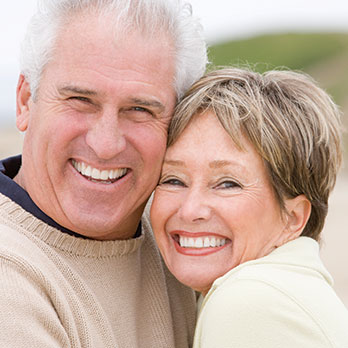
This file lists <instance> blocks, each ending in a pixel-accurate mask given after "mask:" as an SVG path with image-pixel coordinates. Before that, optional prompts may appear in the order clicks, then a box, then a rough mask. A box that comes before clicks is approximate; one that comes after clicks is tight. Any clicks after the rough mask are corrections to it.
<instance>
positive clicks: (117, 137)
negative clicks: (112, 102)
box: [86, 111, 127, 160]
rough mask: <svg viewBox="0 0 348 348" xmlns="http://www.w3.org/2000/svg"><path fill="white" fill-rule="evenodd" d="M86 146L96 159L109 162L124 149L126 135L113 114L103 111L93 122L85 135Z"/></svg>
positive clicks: (115, 114)
mask: <svg viewBox="0 0 348 348" xmlns="http://www.w3.org/2000/svg"><path fill="white" fill-rule="evenodd" d="M86 143H87V145H88V146H89V147H90V148H91V149H92V150H93V151H94V153H95V154H96V155H97V156H98V158H100V159H103V160H109V159H112V158H113V157H115V156H116V155H118V154H119V153H121V152H122V151H124V150H125V149H126V146H127V141H126V134H124V131H123V129H122V124H121V122H120V119H119V117H118V115H117V113H115V112H111V111H104V112H103V114H102V115H101V116H100V117H99V118H98V119H97V120H95V121H94V122H93V125H91V127H90V128H89V130H88V133H87V135H86Z"/></svg>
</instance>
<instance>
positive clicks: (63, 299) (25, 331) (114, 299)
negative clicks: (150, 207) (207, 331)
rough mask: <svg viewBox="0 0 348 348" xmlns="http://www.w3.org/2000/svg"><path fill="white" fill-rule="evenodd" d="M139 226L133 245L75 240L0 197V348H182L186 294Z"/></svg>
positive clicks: (189, 332)
mask: <svg viewBox="0 0 348 348" xmlns="http://www.w3.org/2000/svg"><path fill="white" fill-rule="evenodd" d="M142 226H143V228H142V235H141V237H139V238H135V239H130V240H125V241H95V240H88V239H80V238H76V237H73V236H70V235H67V234H65V233H62V232H60V231H58V230H56V229H54V228H52V227H50V226H48V225H47V224H45V223H43V222H42V221H40V220H38V219H37V218H35V217H34V216H32V215H31V214H29V213H28V212H26V211H25V210H23V209H22V208H21V207H20V206H18V205H17V204H15V203H14V202H13V201H11V200H10V199H9V198H7V197H6V196H4V195H2V194H0V277H1V279H0V308H1V310H0V328H1V335H0V347H11V348H12V347H33V348H34V347H35V348H36V347H40V348H44V347H50V348H52V347H81V348H89V347H93V348H99V347H100V348H108V347H110V348H111V347H112V348H117V347H119V348H136V347H141V348H147V347H149V348H150V347H151V348H161V347H163V348H171V347H173V348H174V347H176V348H185V347H189V346H190V343H191V342H192V337H193V330H194V324H195V296H194V293H193V292H192V291H191V290H190V289H188V288H186V287H184V286H183V285H181V284H179V283H178V282H177V281H176V279H175V278H174V277H173V276H172V275H171V274H170V273H169V272H168V270H167V269H166V268H165V266H164V265H163V262H162V259H161V258H160V255H159V253H158V251H157V248H156V246H155V242H154V239H153V236H152V233H151V230H150V225H149V222H148V220H147V219H146V218H143V220H142Z"/></svg>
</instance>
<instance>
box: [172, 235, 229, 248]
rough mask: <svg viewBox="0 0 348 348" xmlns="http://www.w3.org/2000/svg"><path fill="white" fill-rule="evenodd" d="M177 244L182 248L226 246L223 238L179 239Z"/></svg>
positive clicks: (181, 237)
mask: <svg viewBox="0 0 348 348" xmlns="http://www.w3.org/2000/svg"><path fill="white" fill-rule="evenodd" d="M179 244H180V246H181V247H182V248H196V249H201V248H215V247H220V246H223V245H225V244H226V239H225V238H219V237H213V236H209V237H195V238H191V237H183V236H180V237H179Z"/></svg>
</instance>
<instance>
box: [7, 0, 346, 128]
mask: <svg viewBox="0 0 348 348" xmlns="http://www.w3.org/2000/svg"><path fill="white" fill-rule="evenodd" d="M190 2H191V4H192V6H193V11H194V14H195V15H196V16H198V17H200V18H201V22H202V24H203V26H204V29H205V36H206V39H207V41H208V43H210V44H213V43H216V42H219V41H223V40H227V39H239V38H245V37H251V36H256V35H260V34H266V33H273V32H274V33H279V32H308V31H309V32H330V31H331V32H348V1H347V0H330V1H327V0H290V1H287V0H277V1H276V0H242V1H233V0H214V1H210V0H191V1H190ZM35 8H36V0H10V1H5V0H2V1H1V3H0V47H1V55H0V127H5V126H13V125H14V119H15V88H16V83H17V78H18V72H19V66H18V57H19V49H20V42H21V41H22V38H23V36H24V33H25V29H26V25H27V23H28V21H29V18H30V16H31V15H32V14H33V13H34V11H35Z"/></svg>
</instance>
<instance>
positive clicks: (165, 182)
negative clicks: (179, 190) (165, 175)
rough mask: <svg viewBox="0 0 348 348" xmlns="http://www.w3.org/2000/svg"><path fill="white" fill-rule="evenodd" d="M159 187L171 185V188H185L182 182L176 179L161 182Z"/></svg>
mask: <svg viewBox="0 0 348 348" xmlns="http://www.w3.org/2000/svg"><path fill="white" fill-rule="evenodd" d="M160 185H171V186H182V187H185V186H186V185H185V184H184V183H183V182H182V181H180V180H178V179H166V180H163V181H161V182H160Z"/></svg>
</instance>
